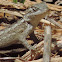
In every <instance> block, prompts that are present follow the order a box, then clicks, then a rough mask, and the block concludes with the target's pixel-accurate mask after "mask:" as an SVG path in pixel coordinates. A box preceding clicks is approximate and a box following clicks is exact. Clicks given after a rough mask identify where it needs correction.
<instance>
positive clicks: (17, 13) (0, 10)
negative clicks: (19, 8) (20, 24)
mask: <svg viewBox="0 0 62 62" xmlns="http://www.w3.org/2000/svg"><path fill="white" fill-rule="evenodd" d="M0 12H2V13H8V14H11V15H15V16H19V17H23V15H22V14H20V13H19V12H16V11H9V10H7V9H0Z"/></svg>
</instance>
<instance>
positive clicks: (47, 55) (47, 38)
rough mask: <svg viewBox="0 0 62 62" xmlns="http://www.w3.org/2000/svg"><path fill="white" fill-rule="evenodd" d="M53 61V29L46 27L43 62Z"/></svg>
mask: <svg viewBox="0 0 62 62" xmlns="http://www.w3.org/2000/svg"><path fill="white" fill-rule="evenodd" d="M50 61H51V27H50V26H46V28H45V38H44V52H43V62H50Z"/></svg>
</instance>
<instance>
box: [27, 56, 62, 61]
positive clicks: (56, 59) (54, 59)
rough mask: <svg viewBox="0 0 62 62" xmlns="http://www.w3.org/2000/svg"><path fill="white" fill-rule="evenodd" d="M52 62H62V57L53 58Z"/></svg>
mask: <svg viewBox="0 0 62 62" xmlns="http://www.w3.org/2000/svg"><path fill="white" fill-rule="evenodd" d="M28 62H43V59H38V60H33V61H28ZM51 62H62V57H58V58H51Z"/></svg>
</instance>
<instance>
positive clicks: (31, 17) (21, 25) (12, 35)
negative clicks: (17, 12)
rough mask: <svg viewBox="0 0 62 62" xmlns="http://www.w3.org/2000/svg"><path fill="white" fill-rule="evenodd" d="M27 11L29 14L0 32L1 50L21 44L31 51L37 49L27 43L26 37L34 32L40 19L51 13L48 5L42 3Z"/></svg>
mask: <svg viewBox="0 0 62 62" xmlns="http://www.w3.org/2000/svg"><path fill="white" fill-rule="evenodd" d="M27 10H28V11H27V13H26V14H25V15H24V16H23V18H22V19H20V20H18V21H17V23H14V24H12V25H11V26H9V27H7V28H5V29H3V30H1V31H0V48H3V47H7V46H9V45H12V44H15V43H18V42H20V43H22V44H23V45H24V46H25V47H26V48H27V49H29V50H34V49H35V48H34V47H33V46H31V45H29V44H28V43H27V40H26V37H27V36H28V35H29V34H31V33H32V32H33V30H34V29H35V27H36V26H37V25H38V23H39V21H40V19H42V18H44V17H45V16H46V14H48V13H49V9H48V7H47V5H46V3H44V2H42V3H38V4H35V5H33V6H31V7H29V8H28V9H27ZM17 40H18V41H17Z"/></svg>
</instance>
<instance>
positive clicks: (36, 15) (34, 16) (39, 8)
mask: <svg viewBox="0 0 62 62" xmlns="http://www.w3.org/2000/svg"><path fill="white" fill-rule="evenodd" d="M27 11H28V13H27V14H26V15H25V20H26V21H28V22H30V23H31V24H32V25H33V26H34V27H36V26H37V25H38V23H39V21H40V19H42V18H44V17H45V15H46V14H47V13H48V12H49V9H48V7H47V5H46V3H45V2H42V3H39V4H35V5H33V6H31V7H30V8H28V10H27Z"/></svg>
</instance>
